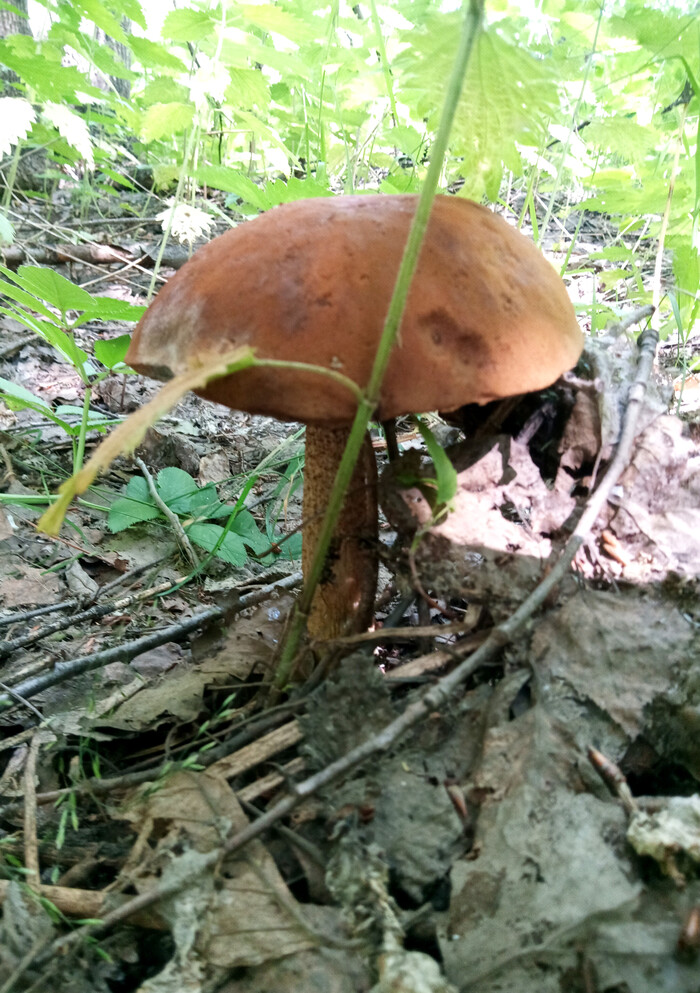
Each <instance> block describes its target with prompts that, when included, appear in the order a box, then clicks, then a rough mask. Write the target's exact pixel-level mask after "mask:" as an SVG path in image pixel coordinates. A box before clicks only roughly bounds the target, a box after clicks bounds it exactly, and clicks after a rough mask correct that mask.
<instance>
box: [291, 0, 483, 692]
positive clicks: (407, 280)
mask: <svg viewBox="0 0 700 993" xmlns="http://www.w3.org/2000/svg"><path fill="white" fill-rule="evenodd" d="M482 14H483V0H469V3H468V6H467V10H466V13H465V18H464V25H463V27H462V32H461V35H460V41H459V48H458V51H457V56H456V58H455V61H454V65H453V67H452V73H451V75H450V79H449V82H448V84H447V95H446V97H445V104H444V106H443V109H442V117H441V119H440V126H439V128H438V133H437V137H436V140H435V144H434V146H433V150H432V153H431V157H430V165H429V167H428V172H427V175H426V178H425V185H424V186H423V190H422V193H421V195H420V199H419V201H418V206H417V208H416V213H415V215H414V217H413V223H412V224H411V229H410V231H409V235H408V240H407V242H406V247H405V249H404V253H403V257H402V259H401V265H400V267H399V272H398V276H397V277H396V284H395V286H394V293H393V295H392V298H391V301H390V303H389V310H388V313H387V316H386V321H385V323H384V330H383V331H382V336H381V338H380V340H379V347H378V348H377V353H376V355H375V359H374V365H373V367H372V372H371V374H370V378H369V383H368V385H367V388H366V390H365V393H364V396H363V397H362V399H361V400H360V403H359V405H358V408H357V413H356V415H355V420H354V421H353V424H352V428H351V429H350V436H349V438H348V441H347V444H346V446H345V451H344V452H343V457H342V459H341V460H340V465H339V467H338V472H337V474H336V477H335V482H334V484H333V489H332V490H331V493H330V496H329V499H328V510H327V511H326V516H325V517H324V520H323V525H322V527H321V532H320V534H319V537H318V545H317V547H316V553H315V555H314V559H313V562H312V563H311V567H310V569H309V574H308V576H305V577H304V589H303V591H302V594H301V597H300V598H299V601H298V603H297V606H296V609H295V611H294V615H293V617H292V621H291V624H290V627H289V632H288V634H287V637H286V639H285V642H284V644H283V646H282V651H281V653H280V660H279V664H278V667H277V672H276V674H275V687H276V688H277V689H283V688H284V687H285V686H286V685H287V681H288V679H289V674H290V672H291V668H292V664H293V662H294V659H295V657H296V655H297V652H298V650H299V645H300V642H301V639H302V636H303V633H304V629H305V627H306V620H307V617H308V614H309V610H310V608H311V602H312V600H313V597H314V593H315V592H316V587H317V585H318V582H319V580H320V578H321V574H322V572H323V566H324V563H325V560H326V555H327V553H328V548H329V546H330V542H331V538H332V536H333V531H334V529H335V525H336V521H337V520H338V515H339V513H340V509H341V507H342V505H343V500H344V498H345V492H346V490H347V488H348V485H349V483H350V479H351V477H352V473H353V469H354V467H355V463H356V462H357V458H358V456H359V453H360V449H361V448H362V443H363V440H364V437H365V433H366V431H367V425H368V423H369V421H370V419H371V418H372V415H373V414H374V411H375V410H376V408H377V404H378V402H379V393H380V389H381V385H382V380H383V378H384V373H385V372H386V368H387V365H388V363H389V357H390V355H391V350H392V348H393V346H394V342H395V341H396V338H397V336H398V332H399V327H400V324H401V318H402V316H403V312H404V308H405V306H406V299H407V297H408V291H409V288H410V285H411V280H412V278H413V272H414V270H415V268H416V263H417V262H418V256H419V254H420V247H421V244H422V241H423V236H424V234H425V231H426V228H427V226H428V219H429V217H430V210H431V207H432V203H433V199H434V197H435V193H436V191H437V187H438V182H439V180H440V175H441V173H442V168H443V162H444V158H445V153H446V151H447V143H448V141H449V136H450V131H451V130H452V122H453V120H454V116H455V113H456V110H457V105H458V103H459V98H460V94H461V92H462V85H463V83H464V78H465V76H466V73H467V68H468V65H469V59H470V56H471V53H472V49H473V47H474V42H475V41H476V37H477V33H478V29H479V26H480V24H481V18H482Z"/></svg>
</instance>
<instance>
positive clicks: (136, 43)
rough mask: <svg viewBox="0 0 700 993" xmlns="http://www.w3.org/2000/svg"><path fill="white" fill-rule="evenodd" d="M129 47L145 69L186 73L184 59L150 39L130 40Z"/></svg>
mask: <svg viewBox="0 0 700 993" xmlns="http://www.w3.org/2000/svg"><path fill="white" fill-rule="evenodd" d="M129 47H130V48H131V51H132V52H133V53H134V56H135V57H136V59H137V60H138V61H139V62H140V63H141V65H142V66H143V67H144V68H145V69H171V70H172V71H173V72H186V71H187V67H186V66H185V63H184V62H183V61H182V59H179V58H178V57H177V55H173V53H172V52H170V51H169V50H168V49H167V48H166V47H165V45H162V44H161V43H160V42H158V41H150V40H149V39H148V38H137V37H136V36H135V35H132V36H131V38H129Z"/></svg>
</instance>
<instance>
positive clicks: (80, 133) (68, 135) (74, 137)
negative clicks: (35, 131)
mask: <svg viewBox="0 0 700 993" xmlns="http://www.w3.org/2000/svg"><path fill="white" fill-rule="evenodd" d="M41 113H42V117H43V118H44V119H45V120H47V121H48V122H49V123H50V124H53V126H54V127H55V128H56V130H57V131H58V133H59V134H60V135H61V137H62V138H64V139H65V140H66V141H67V142H68V144H69V145H70V146H71V147H72V148H74V149H75V150H76V151H77V152H78V153H79V155H80V157H81V158H83V159H85V161H86V163H87V164H88V166H89V167H90V168H92V167H93V166H94V164H95V156H94V153H93V148H92V138H91V137H90V132H89V130H88V126H87V124H86V122H85V120H84V118H82V117H81V116H80V115H79V114H74V113H73V111H72V110H69V109H68V107H64V106H62V105H61V104H58V103H52V102H51V101H47V102H46V103H45V104H44V106H43V108H42V111H41Z"/></svg>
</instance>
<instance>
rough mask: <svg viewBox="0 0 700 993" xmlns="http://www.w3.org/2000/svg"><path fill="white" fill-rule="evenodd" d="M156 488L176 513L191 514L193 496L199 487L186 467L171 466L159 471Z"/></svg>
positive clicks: (164, 501)
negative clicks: (186, 470)
mask: <svg viewBox="0 0 700 993" xmlns="http://www.w3.org/2000/svg"><path fill="white" fill-rule="evenodd" d="M156 489H157V490H158V495H159V496H160V497H161V499H162V500H163V503H165V504H167V505H168V507H169V508H170V509H171V510H172V511H173V512H174V513H176V514H189V513H191V510H190V501H191V498H192V497H193V496H195V495H196V494H197V492H198V489H199V487H198V486H197V483H196V482H195V480H194V479H193V478H192V477H191V476H190V474H189V473H188V472H185V470H184V469H178V468H177V466H169V467H167V468H166V469H161V471H160V472H159V473H158V478H157V480H156Z"/></svg>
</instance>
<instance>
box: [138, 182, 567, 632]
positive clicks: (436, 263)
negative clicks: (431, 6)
mask: <svg viewBox="0 0 700 993" xmlns="http://www.w3.org/2000/svg"><path fill="white" fill-rule="evenodd" d="M416 204H417V197H415V196H403V195H402V196H378V195H362V196H338V197H333V198H323V199H311V200H300V201H297V202H295V203H290V204H285V205H283V206H281V207H276V208H274V209H273V210H271V211H269V212H268V213H265V214H262V215H260V216H259V217H257V218H256V219H254V220H252V221H249V222H246V223H244V224H241V225H239V226H238V227H236V228H234V229H232V230H231V231H228V232H227V233H226V234H223V235H221V236H220V237H218V238H215V239H214V240H213V241H212V242H210V243H209V244H207V245H205V246H204V247H203V248H200V249H199V250H198V251H197V252H196V253H195V255H194V256H193V258H192V259H191V260H190V261H189V262H188V263H187V264H186V265H185V266H184V267H183V268H182V269H181V270H180V271H179V272H178V273H177V274H176V275H175V276H174V277H173V279H171V280H170V281H169V282H168V283H167V285H166V286H165V287H164V288H163V289H162V290H161V291H160V293H159V294H158V296H157V297H156V299H155V300H154V301H153V303H152V304H151V306H150V307H149V308H148V310H147V311H146V313H145V315H144V317H143V318H142V320H141V322H140V324H139V325H138V327H137V329H136V331H135V334H134V337H133V340H132V343H131V347H130V349H129V352H128V354H127V361H128V362H129V363H130V364H131V365H132V366H133V367H134V368H135V369H136V370H138V371H139V372H142V373H144V374H146V375H150V376H154V377H156V378H158V379H163V378H168V377H170V376H172V375H173V374H178V373H182V372H185V371H187V370H188V369H191V368H192V367H193V366H195V365H197V364H198V363H199V362H201V360H202V357H203V356H213V355H215V354H218V353H224V352H227V351H228V350H229V349H232V348H234V347H235V346H237V345H249V346H250V347H252V348H253V349H254V352H255V355H256V357H258V358H265V359H277V360H286V361H288V362H295V363H299V362H303V363H310V364H314V365H317V366H323V367H324V368H326V369H329V370H334V371H336V372H340V373H342V374H343V375H344V376H345V377H348V378H349V379H350V380H352V381H353V382H354V383H356V384H357V385H358V386H359V387H361V388H363V387H365V385H366V384H367V382H368V379H369V376H370V370H371V368H372V363H373V359H374V355H375V352H376V349H377V344H378V341H379V337H380V335H381V332H382V328H383V324H384V319H385V315H386V312H387V308H388V305H389V300H390V298H391V294H392V291H393V287H394V282H395V278H396V274H397V271H398V268H399V263H400V260H401V255H402V252H403V248H404V245H405V242H406V238H407V236H408V231H409V227H410V224H411V221H412V218H413V214H414V212H415V209H416ZM582 346H583V338H582V334H581V331H580V329H579V327H578V324H577V322H576V317H575V314H574V309H573V306H572V305H571V302H570V301H569V298H568V296H567V293H566V290H565V287H564V284H563V283H562V281H561V279H560V278H559V276H558V275H557V273H556V272H555V270H554V269H553V268H552V267H551V266H550V264H549V263H548V262H547V261H546V260H545V259H544V258H543V256H542V255H541V254H540V252H539V251H538V249H537V248H536V247H535V245H534V244H533V243H532V242H531V241H529V240H528V239H527V238H525V237H524V236H523V235H521V234H520V233H519V232H518V231H516V230H514V229H513V228H512V227H510V226H509V225H508V224H507V223H506V222H505V221H504V220H502V219H501V218H500V217H498V216H497V215H495V214H493V213H492V212H491V211H490V210H488V209H486V208H485V207H482V206H479V205H478V204H476V203H472V202H471V201H468V200H464V199H460V198H457V197H448V196H439V197H436V199H435V201H434V204H433V208H432V213H431V216H430V222H429V225H428V229H427V233H426V236H425V239H424V241H423V246H422V249H421V255H420V258H419V262H418V266H417V268H416V272H415V275H414V278H413V283H412V285H411V289H410V292H409V295H408V300H407V303H406V309H405V312H404V317H403V320H402V323H401V328H400V335H399V338H398V340H397V343H396V346H395V347H394V350H393V352H392V355H391V358H390V361H389V366H388V368H387V372H386V375H385V378H384V382H383V384H382V389H381V396H380V400H379V406H378V409H377V411H376V416H377V418H378V419H380V420H389V419H391V418H394V417H396V416H398V415H400V414H406V413H412V412H420V411H430V410H436V409H439V410H441V411H451V410H455V409H456V408H458V407H461V406H463V405H464V404H467V403H478V404H484V403H487V402H488V401H490V400H494V399H498V398H502V397H507V396H513V395H517V394H521V393H526V392H530V391H533V390H538V389H542V388H544V387H545V386H549V385H550V384H551V383H552V382H554V380H555V379H557V378H558V376H560V375H561V373H562V372H564V371H566V370H567V369H569V368H571V367H572V366H573V365H574V364H575V363H576V361H577V359H578V357H579V354H580V352H581V349H582ZM200 393H201V396H203V397H205V398H206V399H208V400H215V401H217V402H219V403H222V404H224V405H226V406H227V407H231V408H235V409H238V410H245V411H248V412H249V413H253V414H267V415H270V416H273V417H277V418H279V419H282V420H292V421H302V422H304V423H305V424H306V425H307V428H306V470H305V477H304V502H303V514H304V521H305V528H304V552H303V568H304V571H305V572H306V570H307V568H308V564H309V563H310V561H311V557H312V554H313V550H314V547H315V543H316V534H317V533H318V530H319V528H320V518H321V516H322V511H323V510H324V508H325V505H326V502H327V497H328V493H329V492H330V488H331V485H332V483H333V480H334V478H335V472H336V469H337V466H338V462H339V460H340V456H341V455H342V452H343V449H344V446H345V440H346V438H347V434H348V431H349V427H350V424H351V422H352V419H353V417H354V415H355V412H356V409H357V398H356V396H355V395H354V394H353V393H352V392H351V391H350V390H349V389H348V388H347V386H344V385H343V384H342V383H341V382H340V381H339V380H338V379H334V378H331V377H329V376H325V375H321V374H319V373H317V372H312V371H309V370H304V369H298V368H291V367H290V368H280V367H271V366H253V367H251V368H248V369H245V370H243V371H241V372H238V373H236V374H233V375H230V376H225V377H222V378H221V379H218V380H215V381H214V382H211V383H209V384H208V385H207V387H206V388H205V389H203V390H201V391H200ZM376 534H377V503H376V468H375V463H374V456H373V453H372V449H371V445H370V442H369V440H368V439H367V440H366V443H365V447H364V451H363V453H362V456H361V458H360V459H359V462H358V467H357V468H356V471H355V476H354V478H353V481H352V483H351V485H350V488H349V490H348V494H347V497H346V500H345V504H344V508H343V511H342V513H341V519H340V521H339V523H338V526H337V529H336V532H335V534H334V539H333V542H332V545H331V549H330V551H329V554H328V556H327V560H326V567H325V572H324V576H323V577H322V580H321V583H320V585H319V588H318V590H317V593H316V596H315V599H314V603H313V606H312V610H311V616H310V619H309V632H310V634H311V635H312V636H313V637H316V638H329V637H334V636H337V635H339V634H344V633H347V631H348V630H353V631H357V630H361V629H363V628H364V627H366V626H367V624H368V623H369V622H370V620H371V616H372V608H373V599H374V593H375V588H376V577H377V565H376V551H375V546H376Z"/></svg>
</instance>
